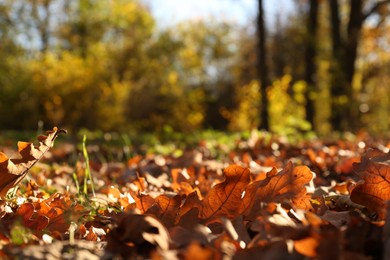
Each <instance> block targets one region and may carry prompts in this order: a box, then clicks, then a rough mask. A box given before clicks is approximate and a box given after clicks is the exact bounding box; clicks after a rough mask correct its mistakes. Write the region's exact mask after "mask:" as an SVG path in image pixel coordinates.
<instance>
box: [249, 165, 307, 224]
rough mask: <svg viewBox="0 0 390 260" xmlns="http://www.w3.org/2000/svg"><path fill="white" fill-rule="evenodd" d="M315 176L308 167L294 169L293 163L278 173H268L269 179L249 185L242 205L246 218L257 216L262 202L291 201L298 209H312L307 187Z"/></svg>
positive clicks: (274, 171) (272, 171) (273, 171)
mask: <svg viewBox="0 0 390 260" xmlns="http://www.w3.org/2000/svg"><path fill="white" fill-rule="evenodd" d="M312 178H313V174H312V173H311V171H310V169H309V168H308V167H306V166H296V167H294V166H293V164H292V163H291V162H289V163H288V164H287V166H286V167H285V168H284V169H283V170H281V171H280V172H278V173H277V171H276V169H275V168H273V170H271V171H270V172H268V173H267V178H266V179H265V180H261V181H255V182H253V183H251V184H249V185H248V187H247V189H246V191H245V196H244V199H243V200H244V201H245V204H244V203H242V207H244V209H243V213H244V215H245V216H251V215H256V213H257V212H258V211H259V210H260V205H261V203H262V202H267V203H269V202H283V201H284V200H290V201H291V202H292V203H293V204H294V205H295V206H296V207H297V208H301V209H308V208H310V207H311V206H310V202H309V197H308V196H306V187H305V185H306V184H308V183H309V182H310V181H311V179H312Z"/></svg>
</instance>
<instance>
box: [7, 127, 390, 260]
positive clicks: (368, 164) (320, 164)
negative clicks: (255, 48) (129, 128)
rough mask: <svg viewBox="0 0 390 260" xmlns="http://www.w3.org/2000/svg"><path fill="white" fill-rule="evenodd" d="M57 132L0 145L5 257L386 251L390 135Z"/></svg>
mask: <svg viewBox="0 0 390 260" xmlns="http://www.w3.org/2000/svg"><path fill="white" fill-rule="evenodd" d="M56 137H57V133H56V132H55V136H54V135H53V131H52V132H49V133H48V136H46V137H43V138H42V137H39V138H38V139H39V141H40V143H39V142H35V146H34V147H31V146H30V144H29V143H20V144H19V153H20V155H19V157H18V153H17V151H16V145H15V144H14V143H13V141H11V142H9V141H7V140H4V139H3V142H2V143H1V147H0V151H2V152H3V153H4V154H6V155H7V156H5V155H4V154H0V155H1V156H0V174H1V175H2V178H0V194H2V199H1V200H0V259H3V258H4V259H14V258H16V259H19V258H20V259H25V258H28V259H60V258H61V259H113V258H115V259H144V258H150V259H222V258H223V259H225V258H226V259H230V258H232V259H308V258H309V259H310V258H318V259H390V232H389V230H390V203H388V200H390V152H389V150H390V140H374V139H372V138H370V137H369V136H368V135H360V136H354V137H353V138H349V139H347V138H343V139H341V138H340V139H337V140H333V141H325V140H320V139H315V138H313V139H310V140H305V139H301V140H296V141H295V142H289V141H287V139H285V138H281V137H276V136H271V135H269V134H265V133H262V132H258V131H253V132H252V133H251V134H248V135H245V136H240V135H236V136H230V137H229V138H224V137H223V135H219V136H218V137H217V138H215V139H213V138H212V135H211V138H210V136H209V138H204V139H202V138H200V139H198V140H191V141H190V142H187V143H186V142H178V141H177V140H176V141H174V142H160V141H159V139H158V138H157V137H156V138H155V139H153V140H149V141H148V143H147V144H143V143H142V141H139V142H138V143H137V142H134V141H132V142H131V141H130V140H129V139H128V138H127V139H126V138H123V140H125V141H122V142H119V143H117V144H115V145H108V144H107V143H105V142H104V140H103V141H101V142H91V143H89V141H88V139H87V140H86V141H85V139H84V141H79V142H77V143H75V142H70V141H64V140H68V139H66V138H65V137H64V135H60V136H59V137H58V138H57V140H56V143H55V144H54V146H53V147H52V148H51V149H50V150H48V151H46V150H45V151H43V148H45V147H46V145H47V147H48V148H50V146H51V145H52V143H50V145H49V141H53V142H54V139H55V138H56ZM108 139H110V140H111V136H105V140H108ZM126 140H127V141H126ZM41 153H42V154H41ZM41 155H42V156H41ZM8 157H10V158H14V159H10V160H9V159H8ZM15 158H16V159H15ZM17 158H19V159H17ZM10 162H12V165H13V166H12V167H11V166H10V165H11V163H10ZM27 170H28V173H27ZM24 176H25V178H23V177H24ZM22 178H23V180H22ZM19 180H20V183H18V182H19Z"/></svg>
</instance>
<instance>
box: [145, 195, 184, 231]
mask: <svg viewBox="0 0 390 260" xmlns="http://www.w3.org/2000/svg"><path fill="white" fill-rule="evenodd" d="M182 200H183V196H181V195H176V196H174V197H173V198H168V197H167V196H165V195H160V196H158V197H157V198H156V200H155V204H154V205H153V206H152V207H151V208H149V209H148V210H147V211H146V214H151V215H153V216H155V217H156V218H158V219H159V220H160V221H161V222H162V223H163V224H164V225H165V226H166V227H172V226H173V225H174V223H175V222H176V218H177V217H178V216H179V210H180V205H181V203H182Z"/></svg>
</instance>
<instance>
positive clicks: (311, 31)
mask: <svg viewBox="0 0 390 260" xmlns="http://www.w3.org/2000/svg"><path fill="white" fill-rule="evenodd" d="M318 4H319V3H318V0H310V1H309V14H308V17H307V22H306V26H307V39H306V55H305V65H306V69H305V81H306V85H307V87H306V92H305V98H306V120H307V121H308V122H309V123H310V124H311V125H312V127H313V128H314V127H315V122H314V119H315V99H314V96H315V94H316V92H317V91H316V85H315V84H316V82H315V79H316V78H315V77H316V63H315V58H316V50H317V44H316V41H317V30H318V29H317V28H318Z"/></svg>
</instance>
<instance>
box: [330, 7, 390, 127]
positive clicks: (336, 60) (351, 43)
mask: <svg viewBox="0 0 390 260" xmlns="http://www.w3.org/2000/svg"><path fill="white" fill-rule="evenodd" d="M364 3H365V1H363V0H351V1H350V2H349V18H348V22H347V25H346V29H345V30H343V29H342V28H341V27H342V25H343V23H342V22H341V19H340V8H339V3H338V1H337V0H330V1H329V8H330V14H331V15H330V18H331V25H332V56H333V64H332V66H331V68H332V82H331V95H332V99H331V101H332V116H331V123H332V126H333V128H334V129H335V130H344V131H345V130H349V129H351V130H356V128H357V125H356V122H358V110H357V107H358V106H357V104H356V99H355V97H354V91H353V77H354V75H355V71H356V59H357V57H358V56H357V54H358V53H357V50H358V45H359V41H360V39H361V37H360V34H361V30H362V26H363V23H364V22H365V21H366V20H367V18H368V17H370V16H371V15H372V14H374V13H376V12H377V11H378V10H379V9H380V7H381V6H383V5H386V4H388V3H390V1H375V2H374V1H367V3H370V4H371V7H370V8H369V9H368V10H367V11H366V12H364V11H363V7H364ZM344 31H345V32H346V35H345V37H343V36H342V32H344Z"/></svg>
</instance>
